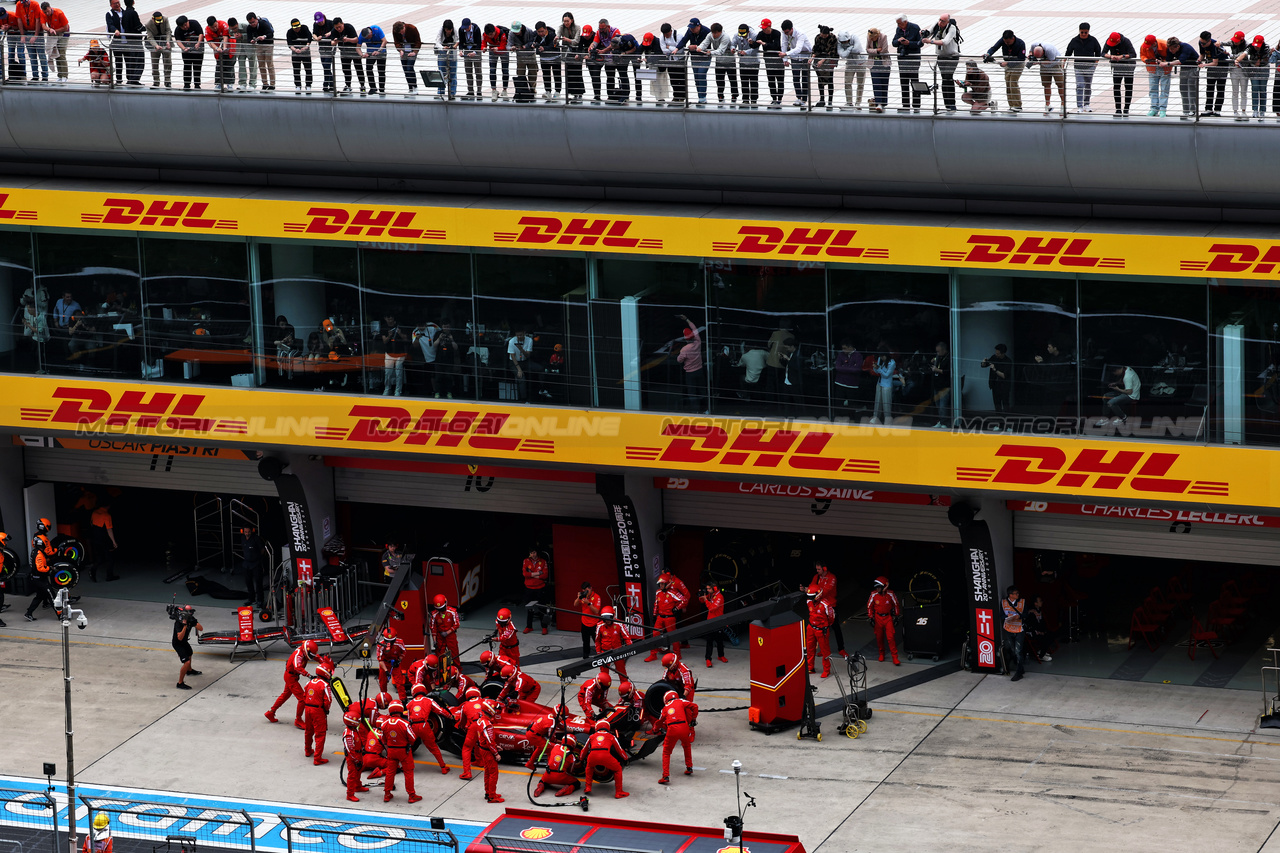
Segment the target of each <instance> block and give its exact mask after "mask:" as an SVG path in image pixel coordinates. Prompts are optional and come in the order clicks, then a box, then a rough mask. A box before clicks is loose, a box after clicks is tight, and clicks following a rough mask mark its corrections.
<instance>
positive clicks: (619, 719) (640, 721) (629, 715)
mask: <svg viewBox="0 0 1280 853" xmlns="http://www.w3.org/2000/svg"><path fill="white" fill-rule="evenodd" d="M604 719H606V720H608V721H609V725H611V726H613V730H614V731H618V727H619V726H642V725H644V723H645V722H646V721H648V722H653V718H652V717H650V716H649V714H648V712H647V711H645V709H644V694H643V693H641V692H640V691H639V690H634V689H633V690H632V691H631V696H630V698H628V697H626V696H619V697H618V704H617V705H614V706H613V710H612V711H610V712H609V713H607V714H605V715H604Z"/></svg>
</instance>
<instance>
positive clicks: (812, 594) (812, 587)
mask: <svg viewBox="0 0 1280 853" xmlns="http://www.w3.org/2000/svg"><path fill="white" fill-rule="evenodd" d="M805 594H806V595H808V596H809V600H810V601H813V600H814V599H816V598H817V597H818V596H819V595H821V594H822V590H820V589H818V585H817V584H816V583H811V584H809V589H808V591H807V592H806V593H805Z"/></svg>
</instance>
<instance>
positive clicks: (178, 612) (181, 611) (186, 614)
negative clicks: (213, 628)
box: [164, 603, 196, 625]
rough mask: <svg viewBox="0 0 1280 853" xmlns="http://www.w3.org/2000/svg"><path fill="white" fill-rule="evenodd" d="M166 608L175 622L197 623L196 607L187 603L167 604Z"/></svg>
mask: <svg viewBox="0 0 1280 853" xmlns="http://www.w3.org/2000/svg"><path fill="white" fill-rule="evenodd" d="M164 610H165V612H166V613H168V614H169V618H170V619H172V620H173V621H174V622H186V623H187V624H188V625H194V624H196V611H195V608H194V607H191V606H190V605H187V604H177V603H173V604H166V605H165V606H164Z"/></svg>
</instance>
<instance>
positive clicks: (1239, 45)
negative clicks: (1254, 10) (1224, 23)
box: [1225, 30, 1249, 116]
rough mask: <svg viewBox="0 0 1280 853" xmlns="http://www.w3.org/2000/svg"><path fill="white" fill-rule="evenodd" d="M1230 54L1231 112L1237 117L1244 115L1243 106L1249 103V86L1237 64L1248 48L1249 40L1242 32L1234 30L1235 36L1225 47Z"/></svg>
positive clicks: (1242, 70)
mask: <svg viewBox="0 0 1280 853" xmlns="http://www.w3.org/2000/svg"><path fill="white" fill-rule="evenodd" d="M1225 47H1226V48H1227V50H1228V51H1229V52H1230V54H1231V63H1230V68H1231V73H1230V75H1229V76H1230V78H1231V110H1232V112H1234V113H1235V114H1236V115H1237V116H1242V115H1244V105H1245V104H1247V103H1248V102H1249V94H1248V89H1249V84H1248V81H1247V80H1246V79H1245V76H1244V69H1243V68H1241V67H1240V66H1239V65H1238V64H1237V60H1239V59H1240V55H1241V54H1243V53H1244V52H1245V50H1247V49H1248V47H1249V40H1248V39H1247V38H1245V36H1244V31H1243V30H1236V34H1235V35H1233V36H1232V37H1231V41H1229V42H1227V44H1226V45H1225Z"/></svg>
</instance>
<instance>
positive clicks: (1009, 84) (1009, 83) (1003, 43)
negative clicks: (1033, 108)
mask: <svg viewBox="0 0 1280 853" xmlns="http://www.w3.org/2000/svg"><path fill="white" fill-rule="evenodd" d="M997 50H998V51H1000V60H999V62H998V64H999V66H1000V67H1001V68H1003V69H1004V91H1005V96H1006V97H1007V98H1008V99H1009V109H1010V111H1012V112H1015V113H1018V112H1022V90H1021V89H1019V88H1018V80H1019V78H1021V77H1022V70H1023V68H1025V67H1026V64H1027V45H1026V43H1025V42H1023V40H1022V39H1020V38H1018V37H1017V36H1016V35H1014V34H1013V30H1005V31H1004V35H1002V36H1000V41H998V42H996V43H995V44H993V45H991V49H990V50H988V51H987V53H986V55H985V56H983V57H982V59H983V61H984V62H990V61H991V60H992V58H993V57H994V56H995V54H996V51H997ZM1130 90H1132V86H1131V87H1130Z"/></svg>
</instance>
